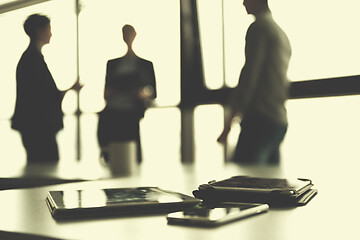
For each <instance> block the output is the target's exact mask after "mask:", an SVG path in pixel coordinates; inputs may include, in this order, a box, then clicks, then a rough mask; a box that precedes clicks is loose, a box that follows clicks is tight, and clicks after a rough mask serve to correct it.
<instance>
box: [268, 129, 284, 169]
mask: <svg viewBox="0 0 360 240" xmlns="http://www.w3.org/2000/svg"><path fill="white" fill-rule="evenodd" d="M274 130H275V131H276V133H274V138H273V141H272V143H273V149H272V151H271V153H270V155H269V160H268V163H269V164H280V145H281V143H282V141H283V140H284V137H285V134H286V132H287V126H283V125H277V126H274Z"/></svg>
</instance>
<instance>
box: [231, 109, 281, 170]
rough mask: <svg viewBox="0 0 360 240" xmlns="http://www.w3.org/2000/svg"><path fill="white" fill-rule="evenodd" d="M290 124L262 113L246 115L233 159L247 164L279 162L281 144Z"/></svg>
mask: <svg viewBox="0 0 360 240" xmlns="http://www.w3.org/2000/svg"><path fill="white" fill-rule="evenodd" d="M287 128H288V125H287V124H281V123H277V122H275V121H273V120H271V119H269V118H267V117H266V116H263V115H261V114H249V115H245V116H244V119H243V120H242V122H241V132H240V135H239V139H238V143H237V145H236V149H235V153H234V156H233V161H234V162H237V163H245V164H279V163H280V144H281V142H282V141H283V139H284V137H285V134H286V132H287Z"/></svg>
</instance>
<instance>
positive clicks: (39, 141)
mask: <svg viewBox="0 0 360 240" xmlns="http://www.w3.org/2000/svg"><path fill="white" fill-rule="evenodd" d="M21 138H22V142H23V145H24V148H25V150H26V154H27V162H28V163H54V162H58V161H59V151H58V145H57V142H56V133H54V132H50V131H48V130H44V129H37V130H28V131H23V132H21Z"/></svg>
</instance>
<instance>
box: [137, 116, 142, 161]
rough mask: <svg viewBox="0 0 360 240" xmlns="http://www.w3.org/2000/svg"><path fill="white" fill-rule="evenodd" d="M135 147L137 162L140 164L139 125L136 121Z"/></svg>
mask: <svg viewBox="0 0 360 240" xmlns="http://www.w3.org/2000/svg"><path fill="white" fill-rule="evenodd" d="M136 132H137V133H136V145H137V162H138V163H139V164H140V163H142V150H141V138H140V123H139V120H138V124H137V129H136Z"/></svg>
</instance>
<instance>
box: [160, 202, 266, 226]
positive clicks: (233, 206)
mask: <svg viewBox="0 0 360 240" xmlns="http://www.w3.org/2000/svg"><path fill="white" fill-rule="evenodd" d="M268 210H269V206H268V205H267V204H253V203H221V204H218V205H215V206H210V205H204V204H200V205H196V206H195V207H193V208H191V209H188V210H186V211H182V212H175V213H171V214H169V215H168V216H167V220H168V224H178V225H197V226H204V227H216V226H220V225H223V224H225V223H229V222H233V221H235V220H239V219H242V218H246V217H249V216H253V215H257V214H260V213H264V212H267V211H268Z"/></svg>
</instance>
